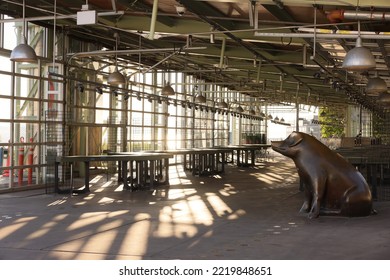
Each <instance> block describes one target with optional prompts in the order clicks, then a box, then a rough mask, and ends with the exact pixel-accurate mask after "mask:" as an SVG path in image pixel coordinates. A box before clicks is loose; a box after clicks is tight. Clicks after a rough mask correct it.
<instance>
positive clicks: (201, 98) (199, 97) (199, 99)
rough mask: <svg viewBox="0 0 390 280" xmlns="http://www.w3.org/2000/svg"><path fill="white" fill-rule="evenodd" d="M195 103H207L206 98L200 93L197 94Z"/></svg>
mask: <svg viewBox="0 0 390 280" xmlns="http://www.w3.org/2000/svg"><path fill="white" fill-rule="evenodd" d="M195 102H198V103H206V102H207V99H206V96H204V95H202V93H198V94H197V95H196V97H195Z"/></svg>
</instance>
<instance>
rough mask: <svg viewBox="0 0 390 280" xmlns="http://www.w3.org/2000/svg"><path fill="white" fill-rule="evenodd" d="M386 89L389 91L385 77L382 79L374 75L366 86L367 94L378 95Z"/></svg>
mask: <svg viewBox="0 0 390 280" xmlns="http://www.w3.org/2000/svg"><path fill="white" fill-rule="evenodd" d="M386 91H387V84H386V82H385V81H384V80H383V79H381V78H379V77H374V78H369V79H368V81H367V86H366V93H367V95H369V96H378V95H379V94H380V93H383V92H386Z"/></svg>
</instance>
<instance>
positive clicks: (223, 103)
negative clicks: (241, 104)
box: [216, 100, 229, 109]
mask: <svg viewBox="0 0 390 280" xmlns="http://www.w3.org/2000/svg"><path fill="white" fill-rule="evenodd" d="M216 105H217V107H218V108H222V109H227V108H229V105H228V104H227V103H226V102H225V101H224V100H221V101H219V102H217V104H216Z"/></svg>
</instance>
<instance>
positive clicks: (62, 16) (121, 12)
mask: <svg viewBox="0 0 390 280" xmlns="http://www.w3.org/2000/svg"><path fill="white" fill-rule="evenodd" d="M124 14H125V12H124V11H113V12H99V13H97V16H98V17H105V16H121V15H124ZM76 18H77V15H76V14H73V15H59V14H57V15H56V19H57V20H59V19H76ZM42 20H54V15H53V16H40V17H28V18H26V21H27V22H33V21H42ZM22 21H23V19H22V18H8V19H0V23H3V22H22Z"/></svg>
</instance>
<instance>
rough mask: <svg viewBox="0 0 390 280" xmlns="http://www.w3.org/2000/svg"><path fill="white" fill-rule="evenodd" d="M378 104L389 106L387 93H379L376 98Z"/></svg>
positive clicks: (389, 99) (389, 101) (389, 100)
mask: <svg viewBox="0 0 390 280" xmlns="http://www.w3.org/2000/svg"><path fill="white" fill-rule="evenodd" d="M377 101H378V102H380V103H384V104H386V105H387V104H390V94H389V93H381V94H380V95H379V97H378V100H377Z"/></svg>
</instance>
